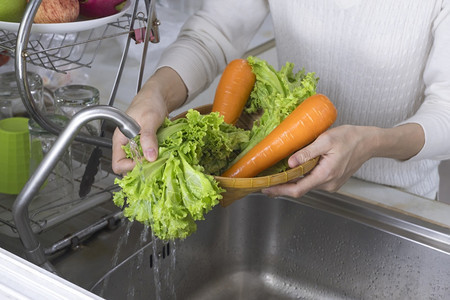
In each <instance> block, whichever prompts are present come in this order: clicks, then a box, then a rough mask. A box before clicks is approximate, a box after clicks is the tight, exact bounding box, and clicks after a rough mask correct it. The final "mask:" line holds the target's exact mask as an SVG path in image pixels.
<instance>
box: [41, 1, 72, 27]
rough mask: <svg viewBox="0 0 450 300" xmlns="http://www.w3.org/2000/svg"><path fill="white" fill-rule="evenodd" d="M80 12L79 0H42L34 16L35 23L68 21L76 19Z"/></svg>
mask: <svg viewBox="0 0 450 300" xmlns="http://www.w3.org/2000/svg"><path fill="white" fill-rule="evenodd" d="M79 13H80V4H79V3H78V0H42V2H41V5H40V6H39V9H38V11H37V13H36V16H35V17H34V22H35V23H67V22H73V21H76V19H77V18H78V15H79Z"/></svg>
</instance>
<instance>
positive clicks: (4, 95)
mask: <svg viewBox="0 0 450 300" xmlns="http://www.w3.org/2000/svg"><path fill="white" fill-rule="evenodd" d="M27 79H28V86H29V88H30V93H31V96H32V98H33V101H34V102H35V104H36V107H37V108H38V109H39V110H40V111H41V112H44V113H45V112H46V108H45V101H44V94H45V96H46V97H51V96H49V95H48V94H47V93H48V92H46V91H44V86H43V83H42V78H41V76H39V75H38V74H36V73H33V72H27ZM0 100H3V101H9V102H10V103H11V106H12V114H13V116H15V117H17V116H28V114H27V111H26V108H25V105H24V104H23V102H22V98H21V96H20V93H19V88H18V86H17V79H16V73H15V72H6V73H1V74H0Z"/></svg>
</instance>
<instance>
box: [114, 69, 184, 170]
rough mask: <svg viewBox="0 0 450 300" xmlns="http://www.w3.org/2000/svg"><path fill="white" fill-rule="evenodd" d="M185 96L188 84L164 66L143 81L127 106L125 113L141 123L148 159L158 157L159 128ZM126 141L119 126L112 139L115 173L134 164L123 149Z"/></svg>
mask: <svg viewBox="0 0 450 300" xmlns="http://www.w3.org/2000/svg"><path fill="white" fill-rule="evenodd" d="M186 96H187V89H186V86H185V85H184V83H183V81H182V80H181V78H180V77H179V76H178V74H177V73H176V72H175V71H174V70H173V69H171V68H168V67H164V68H161V69H159V70H158V71H156V72H155V74H154V75H153V76H152V77H151V78H150V79H149V80H148V81H147V82H146V83H145V84H144V85H143V87H142V89H141V90H140V91H139V93H138V94H137V95H136V96H135V97H134V99H133V101H132V102H131V104H130V106H129V107H128V109H127V111H126V113H127V114H128V115H129V116H130V117H131V118H133V119H134V120H136V122H138V124H139V125H140V126H141V131H140V135H141V146H142V150H143V153H144V158H145V159H147V160H148V161H155V160H156V158H157V157H158V141H157V138H156V131H157V130H158V128H159V127H160V126H161V124H162V123H163V121H164V118H165V117H166V116H168V115H169V113H170V112H171V111H172V110H174V109H176V108H177V107H179V106H180V105H182V104H183V103H184V100H185V99H186ZM127 143H128V138H127V137H125V136H124V135H123V134H122V133H121V132H120V130H119V129H116V130H115V131H114V135H113V139H112V144H113V145H112V169H113V171H114V173H116V174H125V173H127V172H128V171H130V170H131V169H133V167H134V165H135V162H134V161H133V160H132V159H129V158H127V157H126V155H125V152H124V151H123V149H122V146H123V145H126V144H127Z"/></svg>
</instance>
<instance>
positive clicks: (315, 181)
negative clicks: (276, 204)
mask: <svg viewBox="0 0 450 300" xmlns="http://www.w3.org/2000/svg"><path fill="white" fill-rule="evenodd" d="M321 184H322V180H321V179H320V177H319V176H314V175H313V174H310V175H307V176H305V177H303V178H301V179H299V180H297V181H296V182H294V183H284V184H280V185H275V186H272V187H269V188H266V189H264V190H262V192H263V193H265V194H268V195H271V196H279V195H285V196H290V197H294V198H299V197H301V196H303V195H304V194H306V193H307V192H308V191H310V190H312V189H315V188H316V187H318V186H319V185H321Z"/></svg>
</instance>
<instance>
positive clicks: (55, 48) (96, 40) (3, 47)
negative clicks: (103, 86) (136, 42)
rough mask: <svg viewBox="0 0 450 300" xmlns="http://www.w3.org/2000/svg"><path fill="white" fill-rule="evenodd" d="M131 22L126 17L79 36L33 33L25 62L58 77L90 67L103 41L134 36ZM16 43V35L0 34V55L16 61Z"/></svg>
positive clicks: (8, 32)
mask: <svg viewBox="0 0 450 300" xmlns="http://www.w3.org/2000/svg"><path fill="white" fill-rule="evenodd" d="M131 18H132V16H131V15H130V14H124V15H123V16H121V17H120V18H118V19H117V20H116V21H114V22H111V23H108V24H106V25H103V26H101V27H97V28H93V29H90V30H87V31H82V32H76V33H64V34H53V33H32V34H31V35H30V39H29V42H28V45H27V47H26V52H25V54H24V57H25V60H26V62H27V63H30V64H32V65H35V66H38V67H42V68H45V69H48V70H52V71H55V72H59V73H66V72H69V71H71V70H75V69H78V68H83V67H90V66H91V64H92V63H93V61H94V59H95V56H96V55H97V53H98V51H99V49H100V45H101V42H102V40H104V39H107V38H114V37H117V36H120V35H125V34H130V33H131V32H130V23H131ZM16 42H17V34H16V33H15V32H10V31H7V30H4V29H2V30H0V52H2V51H3V54H7V55H9V56H11V57H12V58H15V54H14V53H15V51H14V50H15V46H16Z"/></svg>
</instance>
